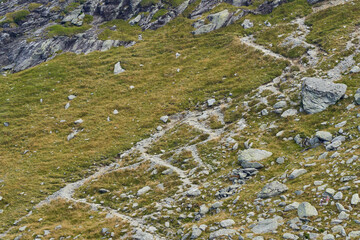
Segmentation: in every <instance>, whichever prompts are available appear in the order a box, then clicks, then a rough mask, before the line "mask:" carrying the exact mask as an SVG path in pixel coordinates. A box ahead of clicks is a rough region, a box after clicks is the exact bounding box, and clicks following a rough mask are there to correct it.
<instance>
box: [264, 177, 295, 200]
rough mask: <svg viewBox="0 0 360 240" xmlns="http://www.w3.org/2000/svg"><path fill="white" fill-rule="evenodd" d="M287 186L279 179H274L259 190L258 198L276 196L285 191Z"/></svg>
mask: <svg viewBox="0 0 360 240" xmlns="http://www.w3.org/2000/svg"><path fill="white" fill-rule="evenodd" d="M287 190H288V187H287V186H286V185H285V184H282V183H280V182H279V181H274V182H271V183H268V184H266V185H265V186H264V187H263V189H262V190H261V192H260V193H259V194H258V197H259V198H269V197H274V196H278V195H280V194H281V193H283V192H286V191H287Z"/></svg>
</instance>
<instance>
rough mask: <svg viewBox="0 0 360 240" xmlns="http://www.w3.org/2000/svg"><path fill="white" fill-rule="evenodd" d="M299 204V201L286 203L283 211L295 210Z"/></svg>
mask: <svg viewBox="0 0 360 240" xmlns="http://www.w3.org/2000/svg"><path fill="white" fill-rule="evenodd" d="M299 205H300V203H298V202H293V203H291V204H289V205H287V206H286V207H285V208H284V211H285V212H288V211H292V210H296V209H298V207H299Z"/></svg>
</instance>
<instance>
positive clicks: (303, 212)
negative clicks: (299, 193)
mask: <svg viewBox="0 0 360 240" xmlns="http://www.w3.org/2000/svg"><path fill="white" fill-rule="evenodd" d="M317 215H318V212H317V210H316V208H315V207H314V206H312V205H311V204H310V203H308V202H302V203H300V205H299V207H298V216H299V218H307V217H313V216H317Z"/></svg>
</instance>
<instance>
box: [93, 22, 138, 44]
mask: <svg viewBox="0 0 360 240" xmlns="http://www.w3.org/2000/svg"><path fill="white" fill-rule="evenodd" d="M112 26H116V30H115V31H113V30H110V29H109V28H110V27H112ZM101 28H103V29H104V31H103V32H102V33H100V34H99V39H101V40H108V39H114V40H116V39H117V40H121V41H136V40H137V39H138V35H139V34H141V33H142V30H141V27H139V26H137V25H134V26H131V25H130V24H129V23H128V22H127V21H124V20H121V19H116V20H112V21H109V22H106V23H104V24H103V25H101Z"/></svg>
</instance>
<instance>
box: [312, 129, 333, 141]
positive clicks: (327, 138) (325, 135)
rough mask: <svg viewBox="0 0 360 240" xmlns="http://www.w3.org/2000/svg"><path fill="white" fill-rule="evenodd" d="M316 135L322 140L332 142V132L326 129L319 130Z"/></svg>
mask: <svg viewBox="0 0 360 240" xmlns="http://www.w3.org/2000/svg"><path fill="white" fill-rule="evenodd" d="M315 136H316V137H317V138H319V139H320V140H322V141H327V142H330V141H331V140H332V134H331V133H329V132H326V131H317V132H316V134H315Z"/></svg>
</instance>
